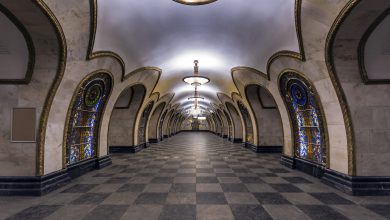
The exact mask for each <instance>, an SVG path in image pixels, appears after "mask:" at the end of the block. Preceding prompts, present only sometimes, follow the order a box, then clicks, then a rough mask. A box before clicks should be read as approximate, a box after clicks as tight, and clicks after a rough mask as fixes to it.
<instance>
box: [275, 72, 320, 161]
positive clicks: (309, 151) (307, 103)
mask: <svg viewBox="0 0 390 220" xmlns="http://www.w3.org/2000/svg"><path fill="white" fill-rule="evenodd" d="M280 89H281V93H282V95H283V97H284V101H285V103H286V105H287V107H288V110H289V114H290V117H291V121H292V126H293V129H294V140H295V156H297V157H300V158H302V159H306V160H310V161H313V162H316V163H318V164H322V165H325V164H326V151H325V143H324V142H325V141H324V135H325V132H324V128H323V120H322V114H321V109H320V106H319V105H318V101H319V100H317V98H316V97H317V96H316V91H315V89H314V88H313V87H312V85H310V83H309V82H308V81H307V80H306V79H305V78H303V77H302V76H300V75H298V74H295V73H285V74H284V75H283V76H282V77H281V79H280Z"/></svg>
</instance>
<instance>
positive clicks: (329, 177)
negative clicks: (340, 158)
mask: <svg viewBox="0 0 390 220" xmlns="http://www.w3.org/2000/svg"><path fill="white" fill-rule="evenodd" d="M321 181H322V182H323V183H325V184H327V185H329V186H332V187H334V188H336V189H339V190H341V191H343V192H345V193H347V194H350V195H354V196H388V195H390V177H388V176H349V175H346V174H342V173H339V172H337V171H334V170H330V169H326V170H325V173H324V176H323V177H322V178H321Z"/></svg>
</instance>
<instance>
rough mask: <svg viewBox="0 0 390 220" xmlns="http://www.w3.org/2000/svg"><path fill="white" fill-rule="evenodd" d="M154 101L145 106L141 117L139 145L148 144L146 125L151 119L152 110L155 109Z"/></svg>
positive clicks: (144, 145)
mask: <svg viewBox="0 0 390 220" xmlns="http://www.w3.org/2000/svg"><path fill="white" fill-rule="evenodd" d="M153 105H154V101H151V102H149V103H148V105H147V106H146V107H145V108H144V110H143V112H142V115H141V119H140V122H139V127H138V146H137V147H140V148H141V147H142V148H143V147H146V146H147V144H148V143H147V140H146V132H147V131H146V126H147V123H148V120H149V116H150V112H151V111H152V109H153Z"/></svg>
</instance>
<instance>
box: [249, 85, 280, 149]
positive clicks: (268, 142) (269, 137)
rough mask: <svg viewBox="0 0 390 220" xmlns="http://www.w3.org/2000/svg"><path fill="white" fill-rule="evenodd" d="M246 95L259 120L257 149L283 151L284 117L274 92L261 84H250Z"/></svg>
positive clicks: (257, 120) (256, 118)
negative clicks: (281, 114)
mask: <svg viewBox="0 0 390 220" xmlns="http://www.w3.org/2000/svg"><path fill="white" fill-rule="evenodd" d="M245 96H246V98H247V100H248V103H249V106H250V108H251V109H252V112H253V114H254V117H255V120H256V122H257V123H256V124H257V136H258V143H257V145H258V146H257V149H256V151H257V152H259V151H262V152H282V149H283V143H284V140H283V137H284V134H283V125H282V118H281V116H280V112H279V109H278V107H277V104H276V102H275V100H274V98H273V96H272V94H271V93H270V92H269V91H268V89H267V88H265V87H263V86H261V85H257V84H248V85H247V86H246V87H245Z"/></svg>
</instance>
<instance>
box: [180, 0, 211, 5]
mask: <svg viewBox="0 0 390 220" xmlns="http://www.w3.org/2000/svg"><path fill="white" fill-rule="evenodd" d="M173 1H175V2H177V3H180V4H184V5H205V4H210V3H213V2H216V1H217V0H173Z"/></svg>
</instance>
